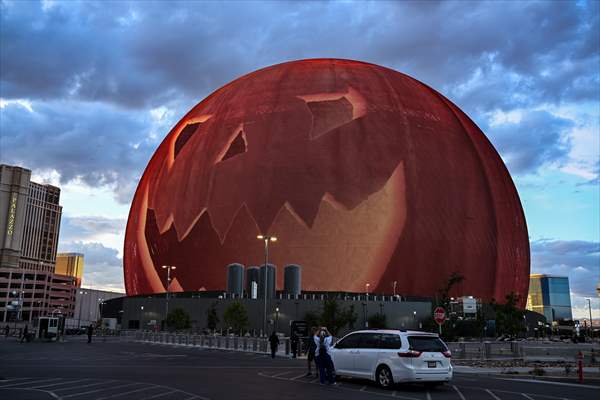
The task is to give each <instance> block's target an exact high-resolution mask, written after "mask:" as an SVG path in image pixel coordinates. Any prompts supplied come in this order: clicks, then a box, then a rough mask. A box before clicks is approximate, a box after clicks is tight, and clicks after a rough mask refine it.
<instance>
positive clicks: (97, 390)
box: [62, 382, 139, 399]
mask: <svg viewBox="0 0 600 400" xmlns="http://www.w3.org/2000/svg"><path fill="white" fill-rule="evenodd" d="M133 385H139V383H137V382H135V383H127V384H125V385H117V386H111V387H106V388H102V389H96V390H88V391H87V392H80V393H71V394H68V395H66V396H62V398H63V399H66V398H68V397H74V396H83V395H84V394H90V393H97V392H102V391H104V390H114V389H118V388H122V387H127V386H133Z"/></svg>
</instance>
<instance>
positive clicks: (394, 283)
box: [392, 281, 398, 298]
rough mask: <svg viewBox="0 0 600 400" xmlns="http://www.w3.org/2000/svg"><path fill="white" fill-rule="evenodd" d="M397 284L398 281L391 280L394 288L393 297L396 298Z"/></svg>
mask: <svg viewBox="0 0 600 400" xmlns="http://www.w3.org/2000/svg"><path fill="white" fill-rule="evenodd" d="M397 284H398V281H394V282H392V286H393V288H394V298H396V285H397Z"/></svg>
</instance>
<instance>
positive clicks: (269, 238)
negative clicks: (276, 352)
mask: <svg viewBox="0 0 600 400" xmlns="http://www.w3.org/2000/svg"><path fill="white" fill-rule="evenodd" d="M256 238H257V239H258V240H263V241H264V242H265V284H264V287H263V290H264V292H265V304H264V309H263V315H264V318H263V334H264V335H265V336H266V335H267V286H268V284H269V242H276V241H277V238H276V237H275V236H263V235H258V236H257V237H256Z"/></svg>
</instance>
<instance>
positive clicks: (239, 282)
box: [227, 263, 244, 296]
mask: <svg viewBox="0 0 600 400" xmlns="http://www.w3.org/2000/svg"><path fill="white" fill-rule="evenodd" d="M243 290H244V266H243V265H242V264H238V263H233V264H229V265H228V266H227V293H235V294H237V295H240V296H241V295H242V293H243Z"/></svg>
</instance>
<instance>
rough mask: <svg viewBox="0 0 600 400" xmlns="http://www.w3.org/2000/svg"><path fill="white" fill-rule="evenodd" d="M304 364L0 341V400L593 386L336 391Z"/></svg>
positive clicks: (528, 392)
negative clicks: (306, 374) (319, 379)
mask: <svg viewBox="0 0 600 400" xmlns="http://www.w3.org/2000/svg"><path fill="white" fill-rule="evenodd" d="M305 362H306V361H305V360H293V359H289V358H284V357H277V358H275V359H271V358H270V357H269V356H267V355H264V354H257V353H241V352H233V351H223V350H214V349H202V348H197V347H183V346H172V345H159V344H149V343H131V342H120V341H115V340H108V341H106V342H98V341H97V342H94V343H92V344H87V343H85V342H83V341H81V340H78V339H74V340H69V338H67V341H65V342H63V343H37V342H33V343H23V344H20V343H17V342H16V341H14V339H12V340H2V339H0V379H1V380H0V399H2V400H22V399H27V400H38V399H55V400H57V399H58V400H61V399H64V400H71V399H72V400H78V399H86V400H89V399H97V400H99V399H115V400H123V399H127V400H129V399H131V400H150V399H158V400H196V399H197V400H202V399H208V400H218V399H227V400H228V399H232V400H233V399H261V400H271V399H272V400H275V399H278V400H279V399H302V400H306V399H315V398H316V399H333V400H335V399H340V400H354V399H356V400H359V399H380V398H381V399H383V398H397V399H408V400H443V399H452V400H471V399H489V400H512V399H520V400H523V399H525V400H531V399H535V400H538V399H539V400H542V399H550V400H552V399H573V400H579V399H596V398H598V394H599V393H600V381H598V380H596V381H590V382H587V383H586V384H585V385H580V384H578V383H576V381H573V380H568V379H553V378H550V379H540V380H531V379H529V378H528V377H524V376H514V377H513V376H509V375H504V376H503V375H490V374H474V373H456V374H455V377H454V379H453V381H452V382H451V383H450V384H447V385H443V386H441V387H437V388H434V389H430V388H425V387H424V386H422V385H418V384H402V385H396V386H395V387H394V388H393V389H391V390H383V389H380V388H378V387H377V386H375V385H374V384H373V383H370V382H368V381H364V380H358V379H344V378H342V379H340V380H339V381H338V384H337V385H336V386H327V385H325V386H324V385H320V384H319V383H318V381H317V380H316V379H314V377H308V378H306V377H304V373H305V372H306V370H305Z"/></svg>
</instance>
